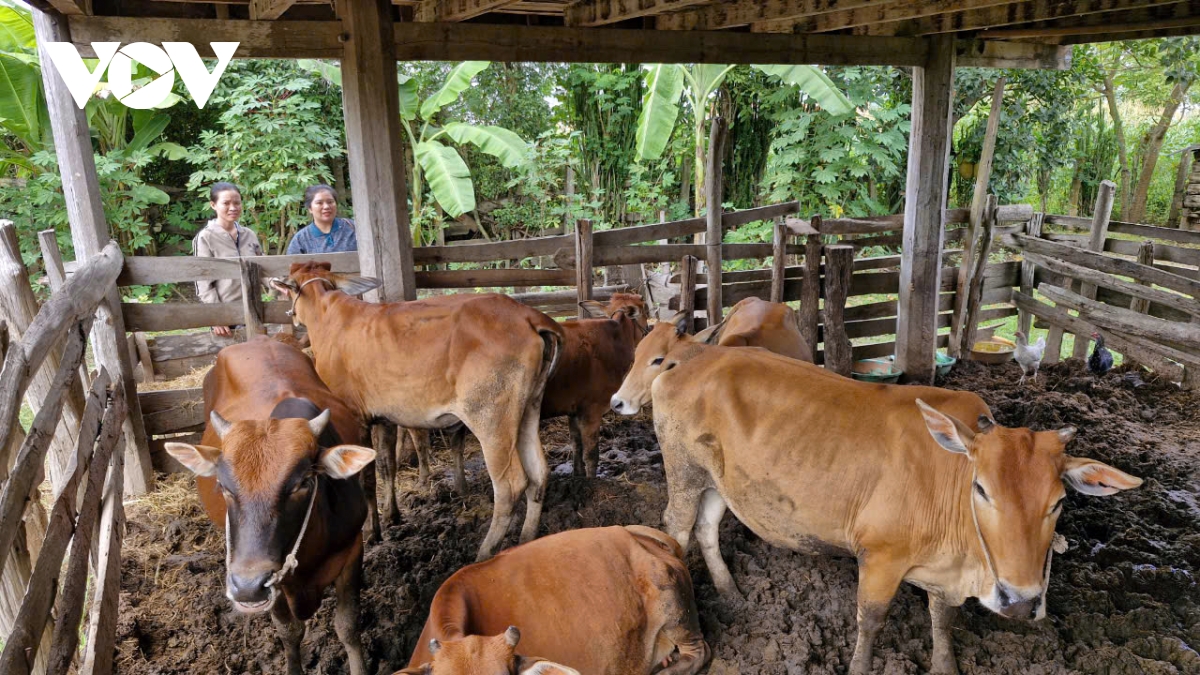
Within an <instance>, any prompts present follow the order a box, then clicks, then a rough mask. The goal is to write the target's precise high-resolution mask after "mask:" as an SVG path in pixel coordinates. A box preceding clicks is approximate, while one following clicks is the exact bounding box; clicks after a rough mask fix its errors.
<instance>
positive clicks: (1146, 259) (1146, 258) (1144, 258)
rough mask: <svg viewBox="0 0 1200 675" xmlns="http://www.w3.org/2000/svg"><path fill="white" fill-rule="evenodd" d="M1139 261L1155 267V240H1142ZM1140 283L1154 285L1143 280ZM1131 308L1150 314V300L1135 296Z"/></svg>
mask: <svg viewBox="0 0 1200 675" xmlns="http://www.w3.org/2000/svg"><path fill="white" fill-rule="evenodd" d="M1137 261H1138V263H1140V264H1142V265H1148V266H1150V267H1154V242H1153V241H1151V240H1149V239H1147V240H1145V241H1143V242H1142V245H1141V246H1139V247H1138V254H1137ZM1138 283H1140V284H1142V285H1143V286H1150V285H1152V284H1148V283H1146V282H1145V281H1141V282H1138ZM1129 309H1132V310H1133V311H1135V312H1138V313H1139V314H1149V313H1150V301H1149V300H1147V299H1145V298H1139V297H1137V296H1134V298H1133V302H1131V303H1130V304H1129Z"/></svg>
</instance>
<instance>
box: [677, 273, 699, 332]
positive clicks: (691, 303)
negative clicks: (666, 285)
mask: <svg viewBox="0 0 1200 675" xmlns="http://www.w3.org/2000/svg"><path fill="white" fill-rule="evenodd" d="M679 275H680V281H679V311H681V312H683V313H685V314H686V315H687V318H686V319H685V320H684V321H685V327H686V330H687V332H689V333H695V332H696V258H694V257H692V256H690V255H685V256H683V259H682V260H681V262H680V263H679Z"/></svg>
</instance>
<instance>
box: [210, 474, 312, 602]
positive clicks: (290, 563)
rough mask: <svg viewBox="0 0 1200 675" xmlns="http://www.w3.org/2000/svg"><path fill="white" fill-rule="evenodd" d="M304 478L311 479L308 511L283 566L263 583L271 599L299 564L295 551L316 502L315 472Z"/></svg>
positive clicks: (300, 541) (302, 538)
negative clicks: (278, 586)
mask: <svg viewBox="0 0 1200 675" xmlns="http://www.w3.org/2000/svg"><path fill="white" fill-rule="evenodd" d="M306 480H311V481H312V495H310V496H309V498H308V511H306V512H305V514H304V522H303V523H302V524H301V525H300V534H298V535H296V543H294V544H292V550H291V551H288V554H287V557H286V558H284V559H283V567H280V568H279V570H278V571H276V572H275V573H274V574H272V575H271V578H270V579H267V583H265V584H263V585H264V586H266V587H267V588H269V589H271V598H272V599H274V597H275V593H276V592H277V591H276V589H275V584H278V583H279V582H281V581H283V580H284V578H286V577H287V575H289V574H291V572H292V570H294V569H296V566H297V565H299V564H300V561H299V560H297V559H296V553H297V552H298V551H299V550H300V544H301V543H303V542H304V533H306V532H308V522H309V521H310V520H312V514H313V506H314V505H315V504H316V503H317V487H318V486H319V485H320V484H321V481H320V480H318V479H317V475H316V474H315V473H312V474H309V476H308V478H307V479H306ZM227 564H228V563H227Z"/></svg>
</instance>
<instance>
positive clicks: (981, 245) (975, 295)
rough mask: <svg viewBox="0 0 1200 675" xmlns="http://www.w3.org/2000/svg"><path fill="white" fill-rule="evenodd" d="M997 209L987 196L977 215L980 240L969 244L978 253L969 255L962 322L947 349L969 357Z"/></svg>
mask: <svg viewBox="0 0 1200 675" xmlns="http://www.w3.org/2000/svg"><path fill="white" fill-rule="evenodd" d="M996 207H997V204H996V195H988V196H987V203H986V205H985V206H984V209H983V212H982V214H981V215H980V228H979V237H978V239H979V241H978V242H977V243H975V242H972V245H973V246H975V247H977V250H976V251H975V252H974V255H972V256H971V269H970V270H968V272H967V283H966V284H965V286H964V287H963V289H962V291H961V292H962V293H963V295H964V296H965V297H964V298H963V299H962V307H963V313H962V323H961V324H960V325H959V331H958V332H957V333H952V334H951V338H950V346H951V347H955V346H957V348H958V349H957V350H956V352H957V353H959V354H969V353H970V352H971V347H972V346H973V345H974V344H975V331H976V329H978V328H979V325H978V324H979V309H980V306H981V305H982V304H983V302H982V301H983V277H984V275H985V274H986V272H987V262H988V254H989V253H991V251H992V236H993V233H994V232H995V229H996ZM964 260H965V256H964ZM963 265H964V266H965V265H966V263H965V262H964V263H963ZM958 302H959V300H958V298H955V304H956V305H957V304H958Z"/></svg>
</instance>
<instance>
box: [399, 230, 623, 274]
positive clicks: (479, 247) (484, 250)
mask: <svg viewBox="0 0 1200 675" xmlns="http://www.w3.org/2000/svg"><path fill="white" fill-rule="evenodd" d="M630 229H633V228H630ZM613 231H615V232H620V231H621V230H613ZM598 234H600V233H598ZM604 234H607V233H604ZM598 240H599V237H597V244H596V245H597V247H599V246H600V243H599V241H598ZM569 246H574V239H573V237H572V236H571V235H569V234H567V235H559V236H554V237H536V238H532V239H517V240H515V241H494V242H488V243H483V244H456V245H451V246H420V247H418V248H415V249H413V260H414V261H415V262H416V263H417V264H419V265H428V264H443V263H451V262H489V261H492V260H521V259H522V258H533V257H536V256H543V255H554V253H555V251H557V250H559V249H560V248H563V247H569Z"/></svg>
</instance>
